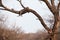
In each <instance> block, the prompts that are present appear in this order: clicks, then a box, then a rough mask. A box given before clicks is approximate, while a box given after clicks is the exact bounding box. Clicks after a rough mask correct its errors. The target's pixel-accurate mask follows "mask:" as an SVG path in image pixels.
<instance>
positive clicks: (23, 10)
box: [20, 8, 51, 31]
mask: <svg viewBox="0 0 60 40" xmlns="http://www.w3.org/2000/svg"><path fill="white" fill-rule="evenodd" d="M20 12H21V15H23V14H25V13H27V12H31V13H33V14H34V15H35V16H36V17H37V18H38V19H39V21H40V22H41V24H42V25H43V27H44V28H45V29H46V30H47V31H51V30H50V29H49V28H48V26H47V25H46V24H45V22H44V21H43V19H42V17H41V16H40V15H39V14H38V13H37V12H36V11H34V10H32V9H29V8H25V9H22V10H21V11H20Z"/></svg>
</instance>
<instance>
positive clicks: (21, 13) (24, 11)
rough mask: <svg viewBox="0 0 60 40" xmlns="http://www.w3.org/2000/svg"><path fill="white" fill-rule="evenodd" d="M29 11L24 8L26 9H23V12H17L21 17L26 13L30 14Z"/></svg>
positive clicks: (27, 8)
mask: <svg viewBox="0 0 60 40" xmlns="http://www.w3.org/2000/svg"><path fill="white" fill-rule="evenodd" d="M29 10H30V9H29V7H26V8H24V9H23V10H21V11H20V12H19V15H23V14H25V13H26V12H28V13H29V12H30V11H29Z"/></svg>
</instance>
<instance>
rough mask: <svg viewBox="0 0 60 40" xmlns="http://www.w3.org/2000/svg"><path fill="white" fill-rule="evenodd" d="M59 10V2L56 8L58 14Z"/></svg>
mask: <svg viewBox="0 0 60 40" xmlns="http://www.w3.org/2000/svg"><path fill="white" fill-rule="evenodd" d="M59 8H60V2H59V3H58V6H57V11H58V13H59Z"/></svg>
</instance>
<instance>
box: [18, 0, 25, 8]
mask: <svg viewBox="0 0 60 40" xmlns="http://www.w3.org/2000/svg"><path fill="white" fill-rule="evenodd" d="M18 1H19V3H20V4H21V6H22V7H23V8H25V7H24V5H23V4H22V2H21V0H18Z"/></svg>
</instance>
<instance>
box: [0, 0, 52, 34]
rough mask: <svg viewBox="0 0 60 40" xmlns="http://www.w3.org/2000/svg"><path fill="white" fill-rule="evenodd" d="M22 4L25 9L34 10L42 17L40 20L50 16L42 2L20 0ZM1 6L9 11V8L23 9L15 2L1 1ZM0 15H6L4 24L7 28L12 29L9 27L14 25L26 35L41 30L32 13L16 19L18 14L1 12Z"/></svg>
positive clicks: (11, 0)
mask: <svg viewBox="0 0 60 40" xmlns="http://www.w3.org/2000/svg"><path fill="white" fill-rule="evenodd" d="M22 3H23V5H24V6H25V7H29V8H31V9H34V10H35V11H36V12H37V13H39V14H40V15H41V16H42V18H46V19H47V18H48V16H49V15H52V14H51V12H50V11H49V9H48V8H47V6H46V5H45V3H44V2H39V1H38V0H22ZM3 4H4V5H5V6H6V7H8V8H10V9H11V8H13V9H14V10H21V9H23V8H22V7H21V5H20V4H19V2H18V1H16V0H3ZM0 14H3V15H6V17H7V21H6V22H5V24H6V25H7V26H8V27H9V28H12V27H11V26H14V25H16V26H18V27H21V28H22V30H24V31H25V32H26V33H30V32H33V33H34V32H36V31H37V30H42V29H43V27H42V25H41V23H40V22H39V20H36V19H37V17H36V16H34V15H33V14H32V13H26V14H24V15H22V16H19V17H17V16H18V14H14V13H11V12H8V11H4V12H2V11H1V13H0ZM45 22H46V21H45ZM46 24H48V23H46ZM48 25H49V24H48Z"/></svg>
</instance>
